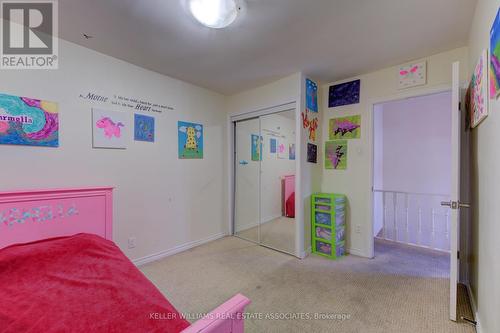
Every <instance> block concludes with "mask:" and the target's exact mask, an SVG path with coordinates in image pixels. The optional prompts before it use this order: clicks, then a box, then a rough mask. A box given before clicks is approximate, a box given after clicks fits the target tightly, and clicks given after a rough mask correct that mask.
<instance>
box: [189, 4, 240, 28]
mask: <svg viewBox="0 0 500 333" xmlns="http://www.w3.org/2000/svg"><path fill="white" fill-rule="evenodd" d="M240 1H241V0H189V10H190V11H191V14H192V15H193V16H194V18H195V19H196V20H198V21H199V22H200V23H201V24H203V25H204V26H207V27H209V28H214V29H221V28H225V27H227V26H228V25H230V24H231V23H233V22H234V20H235V19H236V17H237V16H238V13H239V12H240V10H241V8H242V7H241V3H240Z"/></svg>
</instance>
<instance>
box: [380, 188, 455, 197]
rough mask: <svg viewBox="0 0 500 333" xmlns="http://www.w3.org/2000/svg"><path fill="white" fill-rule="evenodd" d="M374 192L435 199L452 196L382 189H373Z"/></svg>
mask: <svg viewBox="0 0 500 333" xmlns="http://www.w3.org/2000/svg"><path fill="white" fill-rule="evenodd" d="M373 192H378V193H397V194H408V195H427V196H433V197H449V196H450V194H442V193H424V192H405V191H393V190H380V189H373Z"/></svg>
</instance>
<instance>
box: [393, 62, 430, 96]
mask: <svg viewBox="0 0 500 333" xmlns="http://www.w3.org/2000/svg"><path fill="white" fill-rule="evenodd" d="M426 83H427V62H425V61H422V62H419V63H414V64H409V65H403V66H400V67H399V70H398V88H399V89H405V88H411V87H416V86H421V85H424V84H426Z"/></svg>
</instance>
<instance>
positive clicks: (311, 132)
mask: <svg viewBox="0 0 500 333" xmlns="http://www.w3.org/2000/svg"><path fill="white" fill-rule="evenodd" d="M318 126H319V120H318V117H317V116H316V115H314V116H313V113H309V111H308V110H307V109H306V110H305V112H302V128H304V129H307V132H308V138H309V141H311V142H316V131H317V129H318Z"/></svg>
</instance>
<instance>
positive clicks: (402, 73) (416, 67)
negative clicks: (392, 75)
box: [399, 65, 418, 76]
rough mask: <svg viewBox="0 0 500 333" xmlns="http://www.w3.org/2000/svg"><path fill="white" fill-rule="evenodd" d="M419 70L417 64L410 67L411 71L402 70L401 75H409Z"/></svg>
mask: <svg viewBox="0 0 500 333" xmlns="http://www.w3.org/2000/svg"><path fill="white" fill-rule="evenodd" d="M417 71H418V65H415V66H413V67H412V68H410V70H409V71H407V70H402V71H400V72H399V75H401V76H408V75H410V74H415V73H416V72H417Z"/></svg>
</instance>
